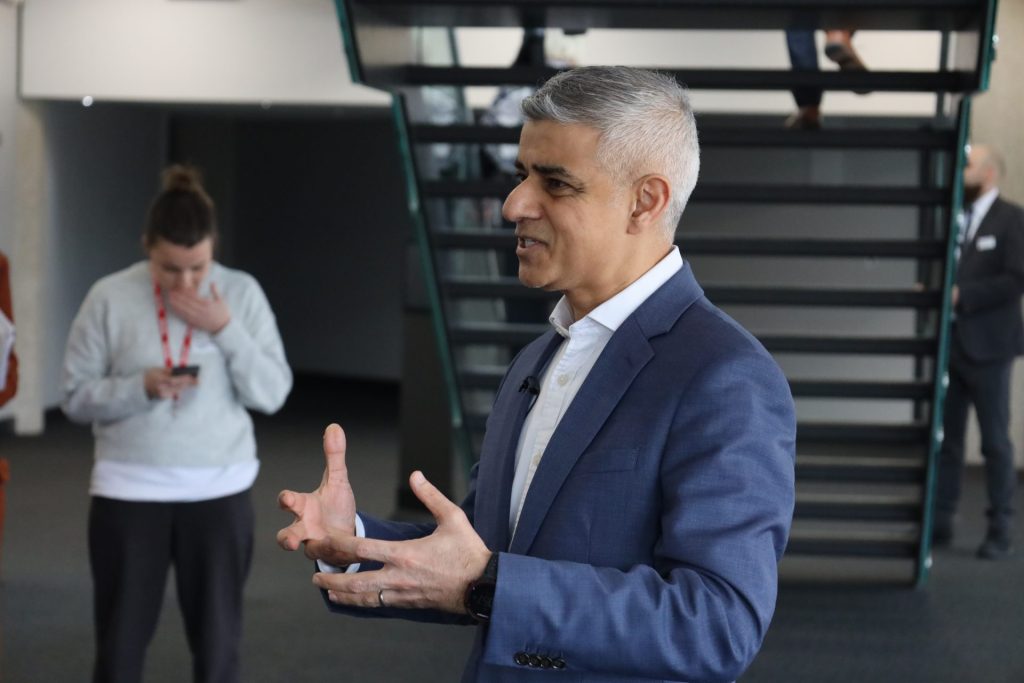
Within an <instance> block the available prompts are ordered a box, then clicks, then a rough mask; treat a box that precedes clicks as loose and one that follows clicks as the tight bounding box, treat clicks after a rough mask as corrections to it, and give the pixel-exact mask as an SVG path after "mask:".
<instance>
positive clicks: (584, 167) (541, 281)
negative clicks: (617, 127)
mask: <svg viewBox="0 0 1024 683" xmlns="http://www.w3.org/2000/svg"><path fill="white" fill-rule="evenodd" d="M599 136H600V132H599V131H598V130H596V129H594V128H591V127H589V126H583V125H569V126H564V125H561V124H558V123H554V122H552V121H529V122H527V123H526V124H525V125H524V126H523V132H522V135H521V136H520V139H519V157H518V158H517V160H516V168H517V169H518V172H519V173H518V175H519V179H520V183H519V185H518V186H516V188H515V189H514V190H512V192H511V193H509V196H508V198H507V199H506V200H505V205H504V207H503V208H502V214H503V215H504V216H505V219H506V220H508V221H510V222H512V223H515V225H516V239H517V245H516V256H518V257H519V279H520V280H521V281H522V283H523V284H525V285H526V286H528V287H539V288H543V289H546V290H557V291H561V292H563V293H565V294H566V296H567V297H568V298H569V301H570V303H571V304H572V305H573V308H574V309H575V310H576V311H577V312H579V310H580V308H581V307H582V308H583V309H585V310H586V311H589V310H590V309H591V308H593V307H594V306H596V305H598V304H600V303H602V302H603V301H605V300H607V299H608V298H610V297H611V296H613V295H614V294H616V293H618V292H619V291H620V290H621V289H623V288H624V287H625V286H626V285H628V284H629V283H630V282H631V281H632V278H633V274H631V273H629V272H626V270H627V266H626V256H628V251H629V247H630V246H631V245H628V244H627V231H628V228H629V224H630V216H631V213H632V212H633V203H632V199H631V193H630V192H629V191H628V188H627V187H624V186H622V185H621V184H620V183H618V182H617V181H616V179H614V178H613V177H612V176H611V175H610V174H609V173H607V172H606V171H605V170H604V169H603V168H601V166H600V164H599V163H598V160H597V146H598V139H599Z"/></svg>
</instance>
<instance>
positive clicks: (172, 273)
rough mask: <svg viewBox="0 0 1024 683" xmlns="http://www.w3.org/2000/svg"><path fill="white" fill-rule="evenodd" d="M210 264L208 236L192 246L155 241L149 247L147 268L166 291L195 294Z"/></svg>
mask: <svg viewBox="0 0 1024 683" xmlns="http://www.w3.org/2000/svg"><path fill="white" fill-rule="evenodd" d="M212 261H213V240H212V239H211V238H209V237H207V238H206V239H204V240H203V241H202V242H198V243H196V244H195V245H193V246H191V247H183V246H181V245H180V244H172V243H171V242H168V241H166V240H157V243H156V244H154V245H153V246H152V247H150V248H149V268H150V270H151V271H152V273H153V277H154V278H156V281H157V284H159V285H160V288H161V289H163V290H164V291H165V292H169V291H173V290H179V291H192V292H195V291H196V290H197V289H199V283H200V282H202V281H203V278H205V277H206V274H207V273H208V272H209V271H210V263H211V262H212Z"/></svg>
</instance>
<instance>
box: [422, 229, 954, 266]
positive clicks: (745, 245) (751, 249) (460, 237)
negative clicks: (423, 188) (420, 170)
mask: <svg viewBox="0 0 1024 683" xmlns="http://www.w3.org/2000/svg"><path fill="white" fill-rule="evenodd" d="M433 239H434V244H435V246H437V247H439V248H442V249H494V250H500V251H511V250H512V249H514V248H515V236H514V235H513V232H512V228H511V227H509V228H506V229H504V230H493V229H490V230H485V229H480V230H443V231H439V232H436V233H434V235H433ZM677 242H678V244H679V246H680V248H681V249H682V250H683V252H684V253H686V254H687V255H702V256H711V255H713V256H815V257H823V256H832V257H839V258H909V259H943V258H945V257H946V245H945V243H944V242H942V241H940V240H834V239H778V238H757V237H715V236H710V235H699V234H693V233H689V232H688V233H686V234H685V235H684V236H683V237H682V238H680V239H679V240H677Z"/></svg>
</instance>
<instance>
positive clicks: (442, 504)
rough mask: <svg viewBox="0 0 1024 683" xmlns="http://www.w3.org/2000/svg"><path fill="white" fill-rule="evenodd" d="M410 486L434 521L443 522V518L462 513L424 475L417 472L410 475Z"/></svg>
mask: <svg viewBox="0 0 1024 683" xmlns="http://www.w3.org/2000/svg"><path fill="white" fill-rule="evenodd" d="M409 485H410V486H411V487H412V492H413V493H415V494H416V497H417V498H419V499H420V502H421V503H423V504H424V505H426V506H427V509H428V510H430V514H432V515H434V519H436V520H437V521H439V522H440V521H441V519H442V518H444V517H447V516H449V515H451V514H452V513H453V512H455V511H461V508H459V506H458V505H456V504H455V503H453V502H452V501H450V500H448V499H447V498H446V497H445V495H444V494H443V493H441V492H440V491H439V490H438V488H437V487H436V486H434V485H433V484H431V483H430V482H429V481H427V478H426V477H424V476H423V473H422V472H420V471H419V470H416V471H415V472H413V473H412V474H411V475H409Z"/></svg>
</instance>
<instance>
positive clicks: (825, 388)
mask: <svg viewBox="0 0 1024 683" xmlns="http://www.w3.org/2000/svg"><path fill="white" fill-rule="evenodd" d="M789 388H790V390H791V391H792V392H793V396H795V397H798V398H882V399H914V400H927V399H930V398H931V397H932V391H933V390H932V382H926V381H903V382H899V381H887V382H864V381H857V382H854V381H846V380H843V381H840V380H829V381H825V380H792V379H791V380H790V381H789Z"/></svg>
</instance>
